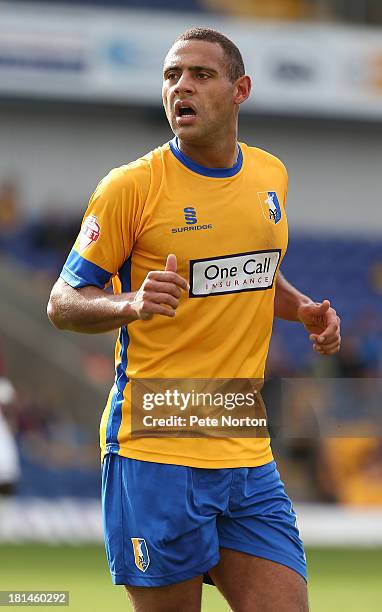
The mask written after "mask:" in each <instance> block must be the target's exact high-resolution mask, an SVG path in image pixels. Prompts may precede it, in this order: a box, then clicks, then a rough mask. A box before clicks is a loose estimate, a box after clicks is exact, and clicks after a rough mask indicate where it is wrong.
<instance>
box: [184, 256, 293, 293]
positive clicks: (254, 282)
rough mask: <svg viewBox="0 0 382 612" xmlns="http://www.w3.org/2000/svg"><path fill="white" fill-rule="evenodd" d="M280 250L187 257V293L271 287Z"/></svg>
mask: <svg viewBox="0 0 382 612" xmlns="http://www.w3.org/2000/svg"><path fill="white" fill-rule="evenodd" d="M280 257H281V250H280V249H273V250H271V251H251V252H249V253H238V254H235V255H227V256H223V257H216V258H212V259H194V260H191V261H190V297H207V296H209V295H222V294H227V293H239V292H243V291H259V290H264V289H271V287H272V286H273V282H274V279H275V274H276V270H277V265H278V263H279V261H280Z"/></svg>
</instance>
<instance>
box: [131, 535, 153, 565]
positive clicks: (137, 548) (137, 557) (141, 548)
mask: <svg viewBox="0 0 382 612" xmlns="http://www.w3.org/2000/svg"><path fill="white" fill-rule="evenodd" d="M131 542H132V545H133V551H134V561H135V565H136V566H137V568H138V569H139V570H141V572H145V571H146V570H147V568H148V566H149V565H150V557H149V551H148V548H147V544H146V540H144V538H131Z"/></svg>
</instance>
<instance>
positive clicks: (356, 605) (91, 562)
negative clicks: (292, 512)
mask: <svg viewBox="0 0 382 612" xmlns="http://www.w3.org/2000/svg"><path fill="white" fill-rule="evenodd" d="M307 557H308V563H309V573H310V603H311V610H312V612H338V611H339V610H346V611H347V612H359V611H360V610H362V612H380V611H381V610H382V586H381V576H382V549H380V548H377V549H371V550H365V549H342V550H338V549H333V550H329V549H320V550H318V549H308V551H307ZM0 589H1V590H11V589H19V590H44V589H46V590H55V589H57V590H69V591H70V605H69V607H64V608H63V607H61V606H60V607H61V609H64V610H65V609H66V610H69V611H70V612H83V611H84V610H87V609H90V610H92V611H94V612H106V611H107V610H113V612H122V611H124V612H128V611H129V610H130V607H129V604H128V599H127V596H126V594H125V592H124V589H123V587H116V586H113V585H112V583H111V579H110V575H109V569H108V566H107V563H106V557H105V553H104V549H103V547H102V546H97V545H86V546H82V545H81V546H64V545H62V546H61V545H57V546H50V545H36V544H30V545H14V546H11V545H0ZM11 607H12V608H14V607H15V606H11ZM23 607H24V606H23ZM54 608H55V609H57V607H54V606H33V609H40V610H42V609H49V610H53V609H54ZM3 609H4V610H7V609H10V607H8V606H7V607H5V608H3ZM227 610H228V606H227V604H226V603H225V602H224V600H223V599H222V597H221V596H220V595H219V593H218V592H217V590H216V589H215V588H214V587H210V586H207V587H204V595H203V612H220V611H221V612H225V611H227Z"/></svg>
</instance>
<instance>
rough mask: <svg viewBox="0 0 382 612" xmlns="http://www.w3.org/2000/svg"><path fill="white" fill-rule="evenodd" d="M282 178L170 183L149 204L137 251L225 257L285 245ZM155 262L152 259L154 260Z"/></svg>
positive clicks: (155, 254)
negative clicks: (279, 179) (280, 179)
mask: <svg viewBox="0 0 382 612" xmlns="http://www.w3.org/2000/svg"><path fill="white" fill-rule="evenodd" d="M284 199H285V193H284V185H282V183H281V181H280V182H279V183H278V181H277V180H273V181H269V180H266V179H263V180H261V179H260V180H259V179H258V178H255V177H253V178H252V177H249V178H248V177H247V178H244V177H240V178H236V179H235V180H231V181H226V180H209V181H206V180H204V181H203V180H200V179H199V180H194V181H192V180H191V181H189V182H187V183H184V182H179V181H177V180H176V178H175V177H174V179H173V180H171V178H170V179H169V180H167V181H166V183H165V184H164V185H162V187H161V189H159V190H158V192H157V193H156V194H155V197H153V198H151V200H150V201H148V202H147V205H146V206H145V209H144V213H143V217H142V222H141V229H140V232H139V236H138V238H137V241H136V245H135V250H136V251H137V252H139V253H141V254H142V255H144V254H146V255H149V256H150V258H151V259H154V260H156V259H157V260H158V262H159V261H163V260H165V259H166V257H167V255H168V253H175V254H176V255H177V257H178V261H179V262H182V261H184V262H185V264H186V267H187V263H188V262H189V261H190V260H194V259H200V258H209V257H223V256H227V255H230V254H235V253H243V252H251V251H263V250H267V249H280V250H281V252H282V253H283V252H285V249H286V245H287V221H286V216H285V210H284ZM152 263H154V262H152Z"/></svg>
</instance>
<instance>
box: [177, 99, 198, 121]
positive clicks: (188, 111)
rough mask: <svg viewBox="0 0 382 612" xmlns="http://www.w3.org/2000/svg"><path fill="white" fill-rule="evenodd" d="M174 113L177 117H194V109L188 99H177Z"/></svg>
mask: <svg viewBox="0 0 382 612" xmlns="http://www.w3.org/2000/svg"><path fill="white" fill-rule="evenodd" d="M175 114H176V116H177V117H195V115H196V110H195V109H194V108H193V106H191V105H190V103H189V102H188V101H184V102H183V101H181V100H177V101H176V102H175Z"/></svg>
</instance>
